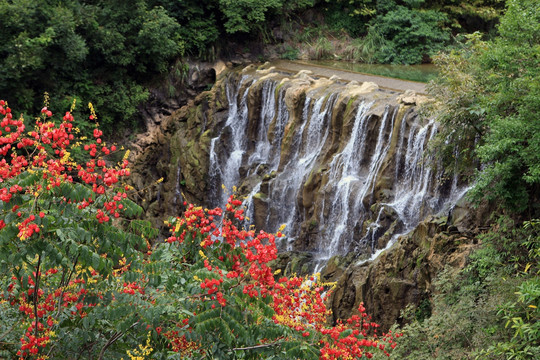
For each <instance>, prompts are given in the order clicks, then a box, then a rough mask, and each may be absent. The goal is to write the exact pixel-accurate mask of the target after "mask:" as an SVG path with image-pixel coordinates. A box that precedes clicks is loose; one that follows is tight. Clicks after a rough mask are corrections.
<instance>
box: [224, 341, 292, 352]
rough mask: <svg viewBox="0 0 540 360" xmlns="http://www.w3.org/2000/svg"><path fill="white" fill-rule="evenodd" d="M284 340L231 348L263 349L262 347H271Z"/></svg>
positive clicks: (238, 349) (236, 349)
mask: <svg viewBox="0 0 540 360" xmlns="http://www.w3.org/2000/svg"><path fill="white" fill-rule="evenodd" d="M282 342H283V340H276V341H274V342H271V343H268V344H261V345H254V346H246V347H241V348H233V349H231V350H232V351H240V350H254V349H262V348H267V347H271V346H276V345H281V343H282Z"/></svg>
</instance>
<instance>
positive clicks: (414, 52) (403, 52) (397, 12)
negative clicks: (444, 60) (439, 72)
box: [370, 2, 450, 64]
mask: <svg viewBox="0 0 540 360" xmlns="http://www.w3.org/2000/svg"><path fill="white" fill-rule="evenodd" d="M416 3H419V2H416ZM416 3H415V4H413V5H415V7H412V8H408V7H405V6H397V7H396V8H393V9H392V10H390V11H388V12H387V13H386V14H384V15H382V16H378V17H377V18H375V19H374V20H373V21H372V22H371V28H370V31H377V32H378V33H379V34H380V35H382V37H384V39H385V46H384V47H383V48H381V49H380V50H379V51H378V53H377V55H376V57H377V60H378V61H380V62H383V63H393V64H419V63H421V62H423V61H424V60H426V59H427V58H428V57H430V56H432V55H433V54H435V53H436V52H437V51H439V50H441V49H443V48H444V46H445V45H446V43H447V42H448V41H449V40H450V34H449V31H448V30H447V29H446V28H445V23H446V22H447V20H448V18H447V16H446V15H445V14H444V13H442V12H439V11H436V10H422V9H417V8H416V6H417V5H418V4H416Z"/></svg>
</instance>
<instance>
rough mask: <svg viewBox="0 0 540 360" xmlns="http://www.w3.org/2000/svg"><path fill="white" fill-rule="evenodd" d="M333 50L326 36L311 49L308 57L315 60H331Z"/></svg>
mask: <svg viewBox="0 0 540 360" xmlns="http://www.w3.org/2000/svg"><path fill="white" fill-rule="evenodd" d="M333 49H334V48H333V46H332V43H331V42H330V40H328V38H327V37H325V36H321V37H319V38H318V39H317V40H315V42H314V43H313V44H311V46H310V47H309V50H308V56H309V58H310V59H313V60H323V59H330V58H332V55H333Z"/></svg>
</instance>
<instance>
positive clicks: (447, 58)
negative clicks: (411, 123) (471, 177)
mask: <svg viewBox="0 0 540 360" xmlns="http://www.w3.org/2000/svg"><path fill="white" fill-rule="evenodd" d="M539 13H540V5H539V4H538V2H536V1H529V0H527V1H521V2H520V1H508V10H507V12H506V14H505V15H504V16H503V17H502V19H501V24H500V26H499V32H500V34H499V37H497V38H496V39H494V40H493V41H489V42H483V41H481V40H480V39H479V35H476V36H473V37H470V40H469V42H468V43H467V44H466V45H465V47H464V48H462V49H461V50H457V51H454V52H451V53H449V54H446V55H442V56H441V57H440V58H439V64H441V65H442V74H443V76H442V77H441V78H439V79H438V80H437V81H436V82H435V83H434V84H433V89H434V95H435V97H436V98H437V100H438V103H439V104H440V105H441V106H440V107H439V109H440V111H439V112H438V114H440V119H441V121H442V123H443V124H445V128H444V130H443V132H442V133H441V138H440V140H439V143H446V144H451V147H452V149H449V146H446V147H445V148H446V150H445V151H446V156H445V157H446V159H448V155H450V154H453V156H454V157H455V159H457V160H456V161H458V162H461V160H462V159H465V163H466V164H471V163H472V162H473V161H472V160H473V159H474V158H478V160H479V161H480V162H481V164H482V170H481V171H480V172H479V174H478V176H477V182H476V185H475V187H474V189H473V190H472V192H471V196H472V197H473V198H474V199H476V200H479V199H483V198H486V199H488V200H500V204H501V205H502V206H504V207H505V208H507V209H509V210H511V211H517V212H520V211H524V210H525V209H527V208H529V210H530V211H533V212H534V211H537V210H538V209H536V208H534V207H533V204H534V203H535V202H537V200H538V196H539V184H540V165H539V164H540V155H539V154H540V151H539V150H540V135H539V134H540V123H539V122H538V121H537V118H536V116H535V114H536V113H538V111H539V110H540V100H539V99H540V88H539V86H538V84H539V83H540V82H539V81H538V79H540V70H539V69H540V62H539V61H540V60H539V58H540V57H539V51H540V46H539V44H540V16H539V15H538V14H539ZM454 140H457V141H455V142H454ZM473 150H474V153H473V152H472V151H473Z"/></svg>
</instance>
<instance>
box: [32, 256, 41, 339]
mask: <svg viewBox="0 0 540 360" xmlns="http://www.w3.org/2000/svg"><path fill="white" fill-rule="evenodd" d="M40 266H41V254H39V255H38V262H37V266H36V277H35V279H36V282H35V284H34V318H35V319H36V329H35V336H36V338H38V337H39V330H38V329H39V326H38V320H39V317H38V292H39V278H40V274H39V268H40Z"/></svg>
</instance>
